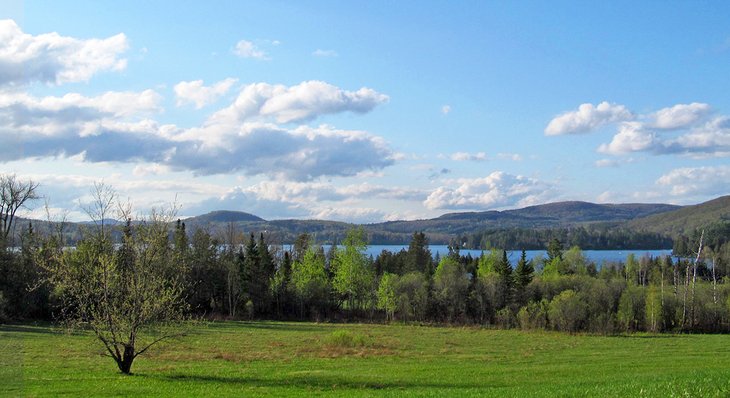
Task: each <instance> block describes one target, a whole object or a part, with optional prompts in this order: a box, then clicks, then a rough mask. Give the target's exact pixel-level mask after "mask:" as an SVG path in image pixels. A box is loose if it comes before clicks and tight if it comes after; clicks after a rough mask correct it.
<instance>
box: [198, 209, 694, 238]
mask: <svg viewBox="0 0 730 398" xmlns="http://www.w3.org/2000/svg"><path fill="white" fill-rule="evenodd" d="M679 208H680V207H679V206H674V205H666V204H595V203H588V202H576V201H573V202H557V203H548V204H544V205H537V206H530V207H525V208H523V209H516V210H506V211H494V210H492V211H484V212H461V213H448V214H444V215H442V216H440V217H437V218H433V219H425V220H412V221H388V222H383V223H374V224H366V225H363V227H364V228H365V230H366V231H367V233H368V235H369V237H370V243H371V244H405V243H408V242H409V241H410V239H411V236H412V235H413V233H414V232H416V231H421V232H424V233H426V234H427V235H428V237H429V239H430V241H431V242H432V243H435V244H445V243H448V242H449V241H450V240H451V239H452V238H454V237H457V236H464V235H468V234H473V233H476V232H480V231H485V230H499V229H511V228H530V229H532V228H557V227H570V226H577V225H584V224H589V223H599V222H602V223H607V222H609V223H621V222H625V221H628V220H632V219H635V218H637V217H644V216H647V215H652V214H660V213H662V212H667V211H672V210H677V209H679ZM231 222H232V223H234V224H236V226H237V227H238V228H239V229H240V230H243V231H244V232H265V233H267V234H269V235H270V236H271V238H270V239H269V240H270V241H279V242H293V241H294V239H295V238H296V236H297V235H299V234H301V233H309V234H312V235H314V236H315V239H317V240H318V241H328V242H333V241H341V240H342V239H343V238H344V236H345V233H346V232H347V230H348V229H349V228H351V227H352V224H348V223H344V222H336V221H323V220H273V221H266V220H264V219H262V218H259V217H256V216H253V215H251V214H248V213H240V212H220V211H218V212H212V213H208V214H205V215H202V216H198V217H191V218H189V219H186V220H185V223H186V225H187V226H188V230H189V231H192V230H194V229H195V228H196V227H201V226H205V227H208V228H211V229H215V228H216V227H222V224H228V223H231Z"/></svg>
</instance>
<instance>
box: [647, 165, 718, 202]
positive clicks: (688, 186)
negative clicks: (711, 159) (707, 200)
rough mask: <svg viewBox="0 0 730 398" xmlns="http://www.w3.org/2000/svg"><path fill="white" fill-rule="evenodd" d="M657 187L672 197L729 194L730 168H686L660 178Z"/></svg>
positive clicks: (675, 170)
mask: <svg viewBox="0 0 730 398" xmlns="http://www.w3.org/2000/svg"><path fill="white" fill-rule="evenodd" d="M656 183H657V185H659V186H661V187H664V188H666V189H669V193H670V194H671V195H672V196H716V195H727V194H728V193H730V166H706V167H687V168H679V169H674V170H672V171H670V172H669V173H667V174H665V175H663V176H661V177H660V178H659V179H658V180H657V181H656Z"/></svg>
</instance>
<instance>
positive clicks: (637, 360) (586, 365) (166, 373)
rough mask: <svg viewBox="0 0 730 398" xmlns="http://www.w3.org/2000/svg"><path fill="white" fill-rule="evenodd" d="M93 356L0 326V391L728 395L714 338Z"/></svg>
mask: <svg viewBox="0 0 730 398" xmlns="http://www.w3.org/2000/svg"><path fill="white" fill-rule="evenodd" d="M348 339H351V340H348ZM348 342H352V344H348ZM101 353H102V351H101V348H100V346H99V345H98V344H97V343H96V341H95V340H94V339H93V337H92V336H91V335H84V334H77V335H69V334H62V333H57V332H56V331H55V330H54V329H52V328H50V327H40V326H0V396H17V395H19V396H63V395H65V396H129V395H135V396H225V395H230V396H258V395H261V396H303V397H308V396H314V395H337V396H348V397H349V396H405V395H412V396H499V397H503V396H515V397H524V396H549V397H554V396H615V397H638V396H655V397H672V396H677V397H679V396H681V397H686V396H730V336H719V335H676V336H675V335H659V336H653V335H634V336H629V337H603V336H588V335H577V336H571V335H567V334H561V333H552V332H521V331H504V330H488V329H477V328H457V327H421V326H403V325H389V326H384V325H362V324H354V325H334V324H314V323H279V322H250V323H249V322H222V323H213V324H209V325H208V326H199V327H196V328H195V329H194V330H193V331H192V332H191V334H190V335H188V336H187V337H183V338H181V339H179V340H176V341H173V342H170V343H167V344H165V345H163V346H160V347H159V348H157V349H153V350H152V351H150V352H149V355H146V356H143V357H140V358H138V360H137V361H136V362H135V365H134V367H133V369H132V370H133V372H134V373H135V374H134V375H133V376H123V375H121V374H120V373H118V371H117V369H116V366H115V364H114V362H113V361H112V360H111V359H110V358H108V357H104V356H102V355H101Z"/></svg>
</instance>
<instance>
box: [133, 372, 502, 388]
mask: <svg viewBox="0 0 730 398" xmlns="http://www.w3.org/2000/svg"><path fill="white" fill-rule="evenodd" d="M136 376H138V377H144V378H150V379H155V380H159V381H167V382H177V381H192V382H201V383H215V384H228V385H235V386H240V387H244V386H254V387H272V388H276V387H295V388H316V389H332V390H336V389H365V390H383V389H410V388H429V389H432V388H441V389H484V388H503V387H508V385H506V384H492V385H484V384H478V383H473V382H464V383H459V384H456V383H434V382H413V381H395V382H393V381H383V382H379V381H372V380H352V379H345V378H340V377H335V376H318V375H306V376H291V375H290V376H288V377H287V378H286V379H282V380H277V379H263V378H259V377H247V376H209V375H187V374H169V375H153V374H136Z"/></svg>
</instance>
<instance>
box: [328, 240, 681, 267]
mask: <svg viewBox="0 0 730 398" xmlns="http://www.w3.org/2000/svg"><path fill="white" fill-rule="evenodd" d="M328 249H329V247H328V246H325V250H328ZM404 249H405V250H408V245H372V246H368V248H367V250H365V254H367V255H372V256H373V258H375V257H377V256H378V254H380V252H382V251H383V250H388V251H390V252H392V253H397V252H399V251H401V250H404ZM429 249H431V255H432V256H436V253H438V254H439V256H441V257H443V256H445V255H447V254H449V249H448V246H446V245H430V246H429ZM460 253H461V255H463V256H466V255H467V254H471V256H472V257H478V256H480V255H481V254H482V250H466V249H462V250H461V251H460ZM520 253H521V252H520V251H519V250H514V251H507V258H509V260H510V262H511V263H512V265H515V264H517V260H519V259H520ZM525 253H526V255H527V259H528V260H531V259H533V258H536V257H547V251H546V250H527V251H525ZM583 254H584V255H585V256H586V257H587V258H588V259H589V260H590V261H593V262H594V263H596V264H597V265H601V264H603V263H606V262H608V263H612V262H619V261H620V262H626V257H627V256H628V255H629V254H633V255H634V256H636V258H637V259H638V258H641V257H642V256H652V257H659V256H665V255H671V254H672V251H671V250H583Z"/></svg>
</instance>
